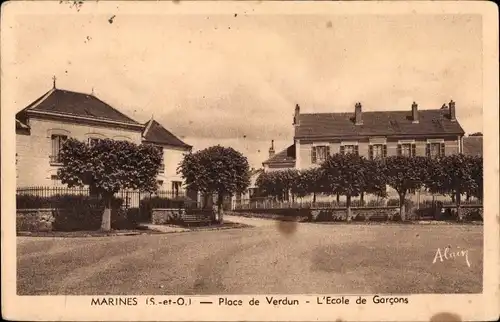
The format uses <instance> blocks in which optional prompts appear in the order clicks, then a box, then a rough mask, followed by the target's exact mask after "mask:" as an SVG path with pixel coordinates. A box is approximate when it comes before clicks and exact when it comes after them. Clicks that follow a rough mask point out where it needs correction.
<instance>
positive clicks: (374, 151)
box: [368, 144, 387, 160]
mask: <svg viewBox="0 0 500 322" xmlns="http://www.w3.org/2000/svg"><path fill="white" fill-rule="evenodd" d="M368 149H369V151H368V154H369V157H370V159H371V160H373V159H377V158H385V157H387V145H385V144H373V145H370V146H369V147H368Z"/></svg>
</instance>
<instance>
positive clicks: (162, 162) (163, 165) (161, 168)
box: [155, 145, 165, 173]
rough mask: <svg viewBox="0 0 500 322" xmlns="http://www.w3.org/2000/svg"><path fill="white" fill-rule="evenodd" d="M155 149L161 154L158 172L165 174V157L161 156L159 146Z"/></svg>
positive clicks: (161, 149) (160, 147) (161, 150)
mask: <svg viewBox="0 0 500 322" xmlns="http://www.w3.org/2000/svg"><path fill="white" fill-rule="evenodd" d="M155 147H156V148H157V149H158V151H160V152H161V164H160V171H159V172H160V173H164V172H165V159H164V158H165V156H164V154H163V147H162V146H160V145H156V146H155Z"/></svg>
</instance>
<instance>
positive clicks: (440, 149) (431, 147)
mask: <svg viewBox="0 0 500 322" xmlns="http://www.w3.org/2000/svg"><path fill="white" fill-rule="evenodd" d="M425 155H426V156H427V157H431V158H439V157H443V156H444V155H445V154H444V143H443V142H438V143H427V146H426V153H425Z"/></svg>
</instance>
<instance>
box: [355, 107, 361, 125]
mask: <svg viewBox="0 0 500 322" xmlns="http://www.w3.org/2000/svg"><path fill="white" fill-rule="evenodd" d="M354 119H355V124H356V125H362V124H363V118H362V112H361V103H360V102H357V103H356V105H354Z"/></svg>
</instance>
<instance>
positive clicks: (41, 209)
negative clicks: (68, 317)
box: [16, 208, 58, 212]
mask: <svg viewBox="0 0 500 322" xmlns="http://www.w3.org/2000/svg"><path fill="white" fill-rule="evenodd" d="M54 210H58V208H25V209H16V212H32V211H54Z"/></svg>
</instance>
